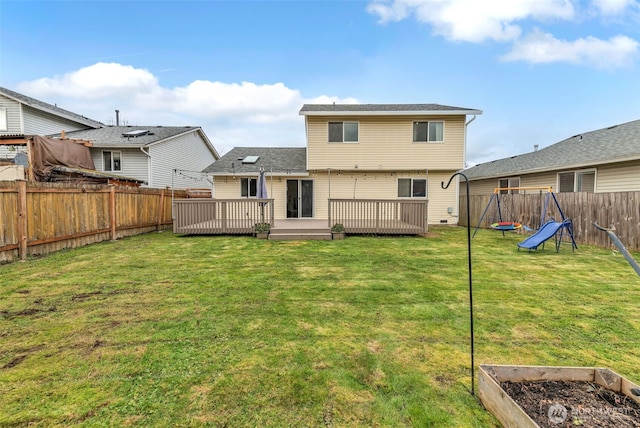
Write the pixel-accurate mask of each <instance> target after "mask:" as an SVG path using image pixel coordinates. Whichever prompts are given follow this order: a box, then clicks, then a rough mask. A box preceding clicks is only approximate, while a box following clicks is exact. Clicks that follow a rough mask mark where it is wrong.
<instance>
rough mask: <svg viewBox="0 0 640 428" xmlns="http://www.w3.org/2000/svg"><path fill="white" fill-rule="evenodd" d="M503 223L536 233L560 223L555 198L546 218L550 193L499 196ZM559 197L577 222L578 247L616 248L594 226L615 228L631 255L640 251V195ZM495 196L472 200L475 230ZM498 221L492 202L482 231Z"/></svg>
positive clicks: (462, 219)
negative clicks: (544, 226)
mask: <svg viewBox="0 0 640 428" xmlns="http://www.w3.org/2000/svg"><path fill="white" fill-rule="evenodd" d="M498 197H500V198H501V199H500V201H501V202H500V206H501V211H502V219H503V220H504V221H518V222H520V223H522V224H524V225H527V226H528V227H530V228H532V229H538V228H539V227H540V224H541V223H542V222H543V221H546V220H549V219H550V218H554V219H556V220H558V221H559V220H560V218H561V216H560V213H559V212H558V210H557V208H556V206H555V203H554V202H553V198H549V201H548V208H547V212H546V214H545V218H544V219H542V218H541V215H542V211H543V207H544V203H545V200H546V193H544V192H543V193H539V192H538V193H532V194H516V195H499V196H498ZM555 197H556V198H557V200H558V204H559V205H560V208H561V209H562V211H563V213H564V215H565V217H566V218H570V219H571V220H572V221H573V229H574V237H575V240H576V242H577V243H578V244H589V245H597V246H600V247H605V248H609V247H611V246H612V244H611V242H610V240H609V237H608V236H607V234H606V233H604V232H601V231H599V230H597V229H596V228H595V227H594V226H593V224H592V223H594V222H596V223H598V224H599V225H600V226H603V227H610V226H611V225H613V226H614V228H615V234H616V235H617V236H618V238H620V240H621V241H622V242H623V243H624V245H625V247H627V249H629V250H630V251H636V252H638V251H640V192H616V193H584V192H579V193H556V194H555ZM490 198H491V195H482V196H477V195H476V196H471V197H470V205H471V210H470V212H469V215H470V222H471V226H472V227H476V225H477V224H478V221H479V220H480V218H481V217H482V213H483V211H484V210H485V209H486V207H487V205H488V203H489V200H490ZM466 210H467V197H466V196H461V197H460V217H459V219H458V224H459V225H462V226H466V222H467V211H466ZM496 221H498V218H497V207H496V200H495V199H494V200H493V201H492V204H491V206H490V207H489V209H488V210H487V212H486V214H485V217H484V219H483V221H482V224H481V225H480V227H483V228H488V227H490V225H491V223H493V222H496Z"/></svg>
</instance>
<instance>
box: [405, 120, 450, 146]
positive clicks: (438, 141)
mask: <svg viewBox="0 0 640 428" xmlns="http://www.w3.org/2000/svg"><path fill="white" fill-rule="evenodd" d="M419 123H426V124H427V134H426V139H425V140H418V139H416V126H417V125H418V124H419ZM436 123H441V124H442V139H441V140H432V139H431V138H430V136H431V124H436ZM444 130H445V124H444V120H414V121H413V128H412V136H411V138H412V139H413V142H414V143H416V144H424V143H444V140H445V137H444Z"/></svg>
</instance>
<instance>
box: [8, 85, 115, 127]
mask: <svg viewBox="0 0 640 428" xmlns="http://www.w3.org/2000/svg"><path fill="white" fill-rule="evenodd" d="M0 94H2V95H5V96H7V97H9V98H13V99H15V100H17V101H19V102H21V103H23V104H26V105H28V106H31V107H33V108H35V109H38V110H41V111H46V112H48V113H51V114H55V115H56V116H60V117H64V118H67V119H70V120H73V121H76V122H79V123H83V124H85V125H87V126H91V127H94V128H101V127H103V126H105V125H104V123H102V122H98V121H97V120H93V119H89V118H88V117H84V116H82V115H80V114H77V113H73V112H71V111H69V110H65V109H62V108H60V107H58V106H55V105H52V104H48V103H45V102H44V101H40V100H37V99H35V98H31V97H28V96H26V95H23V94H20V93H18V92H14V91H12V90H10V89H7V88H3V87H0Z"/></svg>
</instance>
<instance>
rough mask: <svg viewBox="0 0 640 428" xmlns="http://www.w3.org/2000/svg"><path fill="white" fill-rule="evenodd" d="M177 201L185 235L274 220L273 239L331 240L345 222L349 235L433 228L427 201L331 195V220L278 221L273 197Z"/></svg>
mask: <svg viewBox="0 0 640 428" xmlns="http://www.w3.org/2000/svg"><path fill="white" fill-rule="evenodd" d="M173 206H174V219H173V221H174V222H173V231H174V233H176V234H183V235H252V234H254V231H255V225H256V224H257V223H269V225H270V226H271V234H270V239H285V238H286V237H289V238H291V237H295V236H298V237H299V238H300V239H315V238H317V239H327V237H330V236H331V233H330V228H331V226H332V225H333V224H336V223H340V224H342V225H343V226H344V228H345V231H346V233H347V234H348V235H353V234H361V235H362V234H364V235H419V234H422V233H425V232H426V231H427V202H426V201H406V200H357V199H348V200H330V201H329V213H330V216H329V218H328V219H309V218H300V219H278V220H276V219H274V215H273V214H274V213H273V200H272V199H264V200H262V199H261V200H258V199H239V200H236V199H233V200H220V199H197V200H194V199H176V200H174V203H173ZM305 237H306V238H305ZM329 239H330V238H329Z"/></svg>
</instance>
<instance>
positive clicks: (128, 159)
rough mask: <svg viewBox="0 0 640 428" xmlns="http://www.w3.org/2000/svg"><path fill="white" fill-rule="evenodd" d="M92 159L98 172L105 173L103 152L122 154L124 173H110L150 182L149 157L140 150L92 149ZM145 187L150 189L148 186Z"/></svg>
mask: <svg viewBox="0 0 640 428" xmlns="http://www.w3.org/2000/svg"><path fill="white" fill-rule="evenodd" d="M90 150H91V157H92V158H93V163H94V165H95V167H96V170H97V171H104V164H103V161H102V152H103V151H105V150H106V151H119V152H121V153H122V171H108V172H110V173H113V174H117V175H122V176H125V177H130V178H136V179H138V180H144V181H147V182H148V181H149V174H148V160H147V159H148V157H147V155H145V154H144V153H142V151H140V149H120V148H111V147H91V149H90ZM145 187H149V186H148V185H146V186H145Z"/></svg>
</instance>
